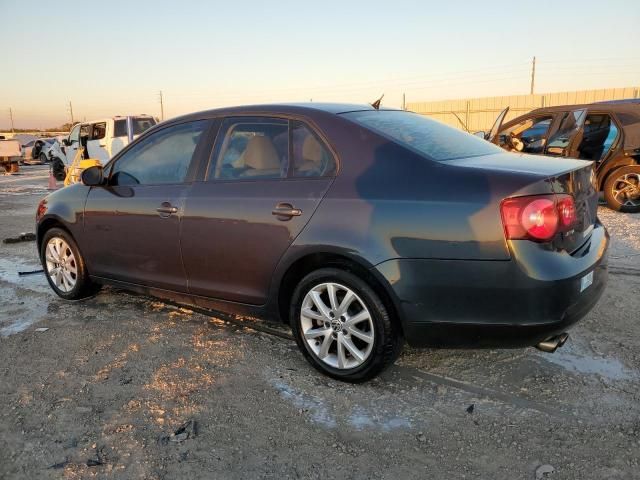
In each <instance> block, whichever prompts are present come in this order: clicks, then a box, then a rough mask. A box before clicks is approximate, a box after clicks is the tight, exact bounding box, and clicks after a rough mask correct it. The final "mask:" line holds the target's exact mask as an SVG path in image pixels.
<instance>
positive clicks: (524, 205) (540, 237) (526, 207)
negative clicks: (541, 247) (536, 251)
mask: <svg viewBox="0 0 640 480" xmlns="http://www.w3.org/2000/svg"><path fill="white" fill-rule="evenodd" d="M500 213H501V214H502V224H503V225H504V231H505V234H506V237H507V240H533V241H534V242H546V241H549V240H551V239H552V238H553V237H554V236H555V235H556V234H557V233H559V232H566V231H568V230H570V229H571V227H572V226H573V225H574V224H575V223H576V221H577V216H576V207H575V203H574V201H573V197H572V196H571V195H564V194H563V195H535V196H529V197H513V198H507V199H505V200H503V201H502V204H501V205H500Z"/></svg>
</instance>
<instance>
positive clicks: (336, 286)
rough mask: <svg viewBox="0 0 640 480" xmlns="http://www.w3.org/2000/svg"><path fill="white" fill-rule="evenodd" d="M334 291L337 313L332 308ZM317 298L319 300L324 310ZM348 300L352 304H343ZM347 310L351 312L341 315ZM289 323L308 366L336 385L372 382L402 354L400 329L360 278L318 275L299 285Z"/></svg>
mask: <svg viewBox="0 0 640 480" xmlns="http://www.w3.org/2000/svg"><path fill="white" fill-rule="evenodd" d="M330 285H332V287H330ZM331 290H333V291H334V292H335V293H334V298H335V302H334V304H333V306H334V307H336V306H337V308H331V307H332V304H331V301H330V291H331ZM349 292H350V293H349ZM313 296H319V299H320V300H321V301H322V307H323V308H320V307H319V306H318V303H317V302H318V300H314V299H313ZM347 296H349V299H351V300H350V301H349V302H346V303H345V302H344V301H345V299H347ZM347 303H348V304H349V305H347ZM344 306H347V307H348V308H346V310H345V311H341V309H342V308H341V307H344ZM303 308H304V311H305V312H306V315H305V314H303ZM322 311H324V312H325V314H322V313H321V312H322ZM363 312H364V313H363ZM289 319H290V322H291V326H292V329H293V334H294V337H295V339H296V343H297V344H298V347H299V348H300V351H301V352H302V354H303V355H304V357H305V358H306V359H307V361H308V362H309V363H310V364H311V365H312V366H313V367H314V368H316V369H317V370H319V371H320V372H322V373H324V374H325V375H328V376H330V377H333V378H335V379H337V380H342V381H345V382H352V383H360V382H365V381H367V380H370V379H372V378H374V377H375V376H376V375H378V374H379V373H380V372H382V371H383V370H384V369H385V368H387V367H388V366H390V365H391V364H392V363H393V362H394V361H395V360H396V358H397V357H398V355H399V354H400V351H401V349H402V344H403V338H402V334H401V331H400V328H399V327H398V324H397V323H396V322H394V319H392V318H391V315H390V313H389V311H388V310H387V307H386V306H385V304H384V303H383V302H382V300H381V299H380V297H379V296H378V295H377V294H376V293H375V292H374V291H373V289H372V288H371V287H370V286H369V285H368V284H367V283H366V282H365V281H363V280H362V279H361V278H359V277H357V276H356V275H354V274H353V273H350V272H346V271H344V270H340V269H337V268H323V269H320V270H316V271H314V272H312V273H310V274H308V275H307V276H306V277H304V278H303V279H302V280H301V281H300V283H299V284H298V286H297V287H296V289H295V291H294V292H293V296H292V299H291V305H290V310H289ZM358 319H362V320H358ZM354 320H355V321H356V323H351V322H352V321H354ZM305 333H306V335H305ZM349 342H350V343H349ZM347 345H348V346H347ZM354 349H355V350H354ZM340 350H341V351H342V355H340V353H341V352H340ZM352 351H354V352H356V354H355V355H354V354H352V353H351V352H352Z"/></svg>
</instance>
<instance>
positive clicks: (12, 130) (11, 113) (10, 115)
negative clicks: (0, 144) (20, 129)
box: [9, 108, 15, 133]
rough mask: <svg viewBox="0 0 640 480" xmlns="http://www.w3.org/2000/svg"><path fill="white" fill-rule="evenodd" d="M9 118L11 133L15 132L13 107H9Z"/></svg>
mask: <svg viewBox="0 0 640 480" xmlns="http://www.w3.org/2000/svg"><path fill="white" fill-rule="evenodd" d="M9 119H10V120H11V133H15V131H14V129H13V110H11V108H9Z"/></svg>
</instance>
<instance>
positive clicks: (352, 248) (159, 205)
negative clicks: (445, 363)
mask: <svg viewBox="0 0 640 480" xmlns="http://www.w3.org/2000/svg"><path fill="white" fill-rule="evenodd" d="M596 209H597V189H596V188H595V178H594V172H593V165H592V163H591V162H587V161H582V160H571V159H559V158H553V159H546V158H541V157H536V158H533V159H532V158H530V157H529V156H527V155H523V154H515V153H508V152H505V151H504V150H502V149H500V148H499V147H497V146H495V145H492V144H490V143H488V142H485V141H484V140H481V139H479V138H476V137H474V136H472V135H469V134H466V133H463V132H460V131H458V130H455V129H453V128H450V127H447V126H445V125H442V124H440V123H438V122H436V121H433V120H430V119H428V118H425V117H423V116H420V115H417V114H413V113H409V112H405V111H395V110H384V109H376V108H373V107H370V106H362V105H337V104H316V103H311V104H300V105H269V106H255V107H236V108H227V109H220V110H211V111H206V112H201V113H195V114H191V115H187V116H184V117H180V118H176V119H172V120H170V121H167V122H164V123H162V124H159V125H156V126H155V127H153V128H151V129H150V130H148V131H147V132H145V133H144V134H143V135H142V136H141V137H140V138H139V139H137V140H136V141H134V142H133V143H132V144H131V145H129V146H128V147H126V148H125V149H124V150H123V151H122V152H120V153H119V154H118V155H116V156H115V157H114V158H113V159H112V160H111V161H109V162H108V163H107V164H106V165H105V166H104V167H92V168H90V169H87V170H85V171H84V172H83V174H82V183H78V184H75V185H71V186H69V187H66V188H63V189H61V190H58V191H56V192H54V193H52V194H50V195H49V196H47V197H46V198H45V199H43V200H42V202H41V203H40V205H39V207H38V211H37V245H38V249H39V254H40V258H41V261H42V264H43V267H44V269H45V272H46V275H47V279H48V281H49V284H50V285H51V288H52V289H53V290H54V291H55V292H56V293H57V294H58V295H59V296H61V297H62V298H65V299H69V300H73V299H78V298H81V297H86V296H88V295H91V294H93V293H94V292H95V291H96V290H97V289H98V288H99V286H100V285H102V284H112V285H117V286H120V287H124V288H127V289H131V290H135V291H138V292H143V293H147V294H150V295H154V296H157V297H161V298H164V299H168V300H172V301H174V302H179V303H188V304H192V305H196V306H198V307H201V308H206V309H212V310H217V311H224V312H229V313H233V314H239V315H254V316H261V317H276V318H279V319H280V320H282V321H284V322H288V323H290V325H291V327H292V329H293V332H294V336H295V338H296V340H297V343H298V345H299V347H300V349H301V351H302V353H303V354H304V356H305V357H306V358H307V360H308V361H309V362H310V363H311V364H312V365H313V366H314V367H316V368H317V369H319V370H320V371H322V372H324V373H326V374H328V375H331V376H333V377H336V378H339V379H342V380H347V381H353V382H357V381H363V380H366V379H369V378H372V377H373V376H375V375H376V374H378V373H379V372H380V371H382V370H383V369H384V368H385V367H386V366H388V365H389V364H391V363H393V361H394V360H395V358H396V357H397V355H398V354H399V352H400V349H401V347H402V345H403V343H404V342H405V340H406V341H407V342H408V343H409V344H410V345H414V346H435V347H474V348H475V347H525V346H533V345H537V346H538V347H539V348H542V349H545V350H548V351H552V350H554V349H555V348H557V347H558V346H560V345H562V343H564V341H565V340H566V333H565V332H566V330H567V329H568V328H569V327H570V326H571V325H572V324H573V323H575V322H576V321H578V320H579V319H580V318H582V317H583V316H584V315H585V314H586V313H587V312H588V311H589V310H590V309H591V308H592V307H593V305H594V304H595V303H596V302H597V300H598V298H599V297H600V295H601V294H602V292H603V290H604V288H605V284H606V279H607V272H606V263H607V262H606V255H607V248H608V234H607V232H606V230H605V228H604V227H603V226H602V225H601V224H600V222H599V221H598V219H597V217H596Z"/></svg>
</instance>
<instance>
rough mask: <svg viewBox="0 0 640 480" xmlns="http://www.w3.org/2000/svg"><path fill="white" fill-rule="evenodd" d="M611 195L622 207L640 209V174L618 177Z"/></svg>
mask: <svg viewBox="0 0 640 480" xmlns="http://www.w3.org/2000/svg"><path fill="white" fill-rule="evenodd" d="M611 193H612V194H613V198H614V199H615V200H616V201H617V202H618V203H619V204H620V205H623V206H627V207H640V173H626V174H624V175H621V176H620V177H618V178H617V179H616V181H615V182H614V184H613V187H612V189H611Z"/></svg>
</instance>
